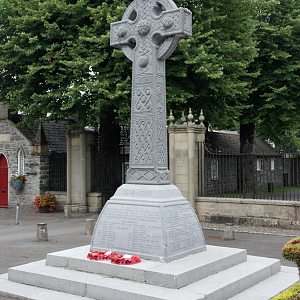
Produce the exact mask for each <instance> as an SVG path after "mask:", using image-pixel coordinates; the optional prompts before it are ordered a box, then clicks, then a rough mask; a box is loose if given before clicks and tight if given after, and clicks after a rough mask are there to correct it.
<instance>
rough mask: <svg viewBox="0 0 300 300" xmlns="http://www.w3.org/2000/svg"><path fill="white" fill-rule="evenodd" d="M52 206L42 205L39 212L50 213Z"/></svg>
mask: <svg viewBox="0 0 300 300" xmlns="http://www.w3.org/2000/svg"><path fill="white" fill-rule="evenodd" d="M49 208H50V206H43V207H42V206H40V207H39V213H49Z"/></svg>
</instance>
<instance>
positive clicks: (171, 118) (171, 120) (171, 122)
mask: <svg viewBox="0 0 300 300" xmlns="http://www.w3.org/2000/svg"><path fill="white" fill-rule="evenodd" d="M174 120H175V118H174V116H173V112H172V109H170V116H169V121H170V125H173V122H174Z"/></svg>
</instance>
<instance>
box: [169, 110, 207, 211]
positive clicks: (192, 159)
mask: <svg viewBox="0 0 300 300" xmlns="http://www.w3.org/2000/svg"><path fill="white" fill-rule="evenodd" d="M193 118H194V116H193V115H192V112H191V110H190V113H189V115H188V120H189V121H188V123H185V124H179V125H177V124H176V125H174V124H173V121H174V116H173V114H172V112H171V113H170V117H169V121H170V124H169V127H168V132H169V159H170V173H171V182H172V183H173V184H175V185H176V186H177V187H178V188H179V189H180V191H181V192H182V194H183V196H184V197H185V198H187V199H188V200H189V202H190V204H191V206H192V207H193V208H194V209H195V197H196V196H198V195H202V194H204V140H205V131H206V127H205V126H204V124H203V121H204V117H203V113H202V111H201V115H200V117H199V120H200V124H199V125H197V124H194V123H193V122H192V121H193ZM197 144H198V145H199V149H198V145H197ZM198 151H199V153H198Z"/></svg>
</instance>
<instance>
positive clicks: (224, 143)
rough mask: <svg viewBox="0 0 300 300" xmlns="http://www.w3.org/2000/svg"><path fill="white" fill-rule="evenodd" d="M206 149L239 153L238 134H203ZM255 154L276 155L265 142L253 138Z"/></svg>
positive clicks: (222, 132) (232, 132) (224, 132)
mask: <svg viewBox="0 0 300 300" xmlns="http://www.w3.org/2000/svg"><path fill="white" fill-rule="evenodd" d="M205 144H206V147H208V148H211V149H226V150H228V152H230V153H231V154H239V153H240V134H239V133H238V132H237V131H207V132H206V134H205ZM254 150H255V153H257V154H259V153H266V154H267V153H273V154H275V153H278V151H277V150H276V149H274V148H273V147H272V146H271V145H270V144H268V143H267V142H266V141H264V140H262V139H259V138H255V140H254Z"/></svg>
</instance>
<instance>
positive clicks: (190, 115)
mask: <svg viewBox="0 0 300 300" xmlns="http://www.w3.org/2000/svg"><path fill="white" fill-rule="evenodd" d="M193 119H194V116H193V114H192V109H191V108H190V109H189V115H188V120H189V124H192V121H193Z"/></svg>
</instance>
